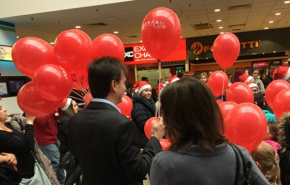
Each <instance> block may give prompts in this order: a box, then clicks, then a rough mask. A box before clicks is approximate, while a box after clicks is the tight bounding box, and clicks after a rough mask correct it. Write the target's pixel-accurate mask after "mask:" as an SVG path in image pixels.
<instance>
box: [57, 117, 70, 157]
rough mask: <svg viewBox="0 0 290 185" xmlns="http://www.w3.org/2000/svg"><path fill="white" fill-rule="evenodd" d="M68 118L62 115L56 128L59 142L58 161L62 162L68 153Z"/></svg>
mask: <svg viewBox="0 0 290 185" xmlns="http://www.w3.org/2000/svg"><path fill="white" fill-rule="evenodd" d="M69 120H70V117H69V116H68V115H67V114H66V113H63V115H62V116H61V118H60V122H59V127H58V139H59V141H60V147H59V152H60V161H61V160H62V158H63V156H64V155H65V154H66V153H67V152H68V151H69V146H68V122H69Z"/></svg>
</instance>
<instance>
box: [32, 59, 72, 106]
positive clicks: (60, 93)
mask: <svg viewBox="0 0 290 185" xmlns="http://www.w3.org/2000/svg"><path fill="white" fill-rule="evenodd" d="M33 84H34V87H35V89H36V90H37V92H38V93H39V95H40V96H42V97H43V98H45V99H48V100H52V101H55V100H62V99H64V98H65V97H67V96H68V95H69V94H70V93H71V90H72V79H71V77H70V76H69V75H68V74H67V73H66V71H65V70H64V69H63V68H62V67H60V66H58V65H54V64H48V65H44V66H42V67H40V68H39V69H37V71H36V73H35V74H34V76H33Z"/></svg>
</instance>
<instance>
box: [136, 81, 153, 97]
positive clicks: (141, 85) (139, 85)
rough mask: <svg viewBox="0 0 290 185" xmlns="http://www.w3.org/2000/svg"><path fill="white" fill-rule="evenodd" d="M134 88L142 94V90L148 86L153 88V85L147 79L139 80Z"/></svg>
mask: <svg viewBox="0 0 290 185" xmlns="http://www.w3.org/2000/svg"><path fill="white" fill-rule="evenodd" d="M134 88H135V92H137V93H139V94H141V92H142V91H143V90H144V89H147V88H150V89H151V85H150V84H149V83H148V82H146V81H139V82H137V83H135V84H134Z"/></svg>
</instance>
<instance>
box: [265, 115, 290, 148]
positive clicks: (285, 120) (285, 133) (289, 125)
mask: <svg viewBox="0 0 290 185" xmlns="http://www.w3.org/2000/svg"><path fill="white" fill-rule="evenodd" d="M269 129H270V128H269ZM289 137H290V116H289V113H285V115H284V116H283V117H281V118H280V120H279V131H278V142H279V144H280V145H281V153H284V152H285V151H286V150H287V148H288V147H289V145H290V142H289V141H290V138H289Z"/></svg>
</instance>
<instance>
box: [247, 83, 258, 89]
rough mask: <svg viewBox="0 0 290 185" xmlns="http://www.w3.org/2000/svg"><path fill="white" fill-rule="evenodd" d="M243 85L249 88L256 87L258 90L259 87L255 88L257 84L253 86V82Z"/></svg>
mask: <svg viewBox="0 0 290 185" xmlns="http://www.w3.org/2000/svg"><path fill="white" fill-rule="evenodd" d="M245 84H246V85H247V86H249V87H250V88H253V87H257V89H259V87H258V86H257V84H255V83H254V82H245Z"/></svg>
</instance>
